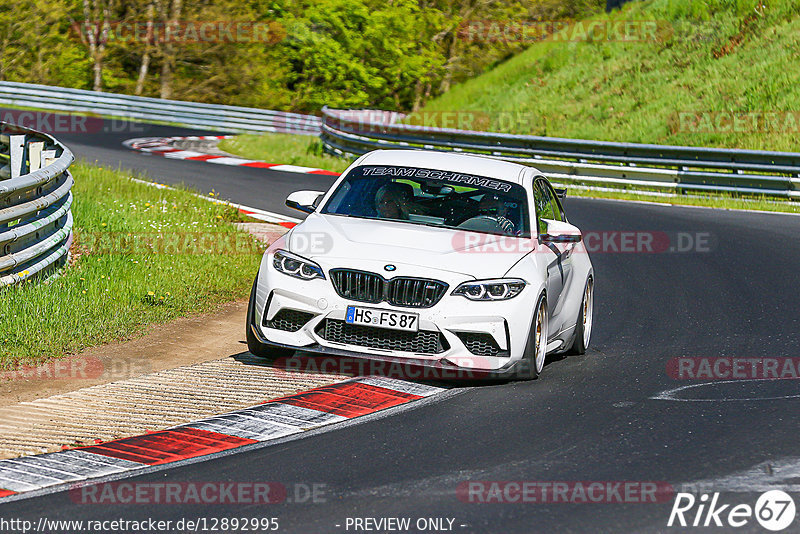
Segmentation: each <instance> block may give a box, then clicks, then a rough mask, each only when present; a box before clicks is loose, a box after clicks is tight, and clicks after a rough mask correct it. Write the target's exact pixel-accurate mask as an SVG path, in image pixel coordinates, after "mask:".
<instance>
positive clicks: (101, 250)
mask: <svg viewBox="0 0 800 534" xmlns="http://www.w3.org/2000/svg"><path fill="white" fill-rule="evenodd" d="M72 171H73V174H74V176H75V187H74V195H75V201H74V204H73V207H72V211H73V215H74V218H75V233H76V234H75V240H74V242H73V248H72V252H73V258H74V259H73V265H72V266H71V267H70V268H68V269H64V270H62V272H61V274H60V276H57V277H54V278H50V279H49V280H46V281H38V282H28V283H24V284H20V285H17V286H11V287H9V288H5V289H1V290H0V368H2V369H9V368H14V367H15V366H17V365H20V364H22V365H35V364H38V363H41V362H43V361H46V360H48V359H51V358H57V357H59V356H62V355H65V354H72V353H76V352H78V351H80V350H82V349H84V348H86V347H89V346H93V345H99V344H103V343H108V342H112V341H116V340H122V339H129V338H131V337H134V336H137V335H140V334H142V333H144V332H145V331H146V329H147V327H148V326H149V325H152V324H156V323H164V322H167V321H169V320H171V319H175V318H177V317H180V316H185V315H189V314H195V313H200V312H206V311H210V310H212V309H214V308H215V307H217V306H218V305H219V304H221V303H224V302H227V301H231V300H234V299H239V298H244V297H246V296H247V295H248V291H249V289H250V286H251V284H252V281H253V278H254V277H255V273H256V270H257V269H258V261H259V257H260V252H259V251H260V250H263V248H262V247H260V246H259V245H258V244H257V243H256V242H255V241H254V240H253V239H252V238H251V237H250V236H249V235H248V234H245V233H243V232H240V231H238V230H237V229H236V228H235V227H234V226H233V225H232V224H229V223H230V222H235V221H240V220H242V217H241V215H240V214H239V212H238V211H237V210H236V209H234V208H232V207H230V206H227V205H224V204H219V203H214V202H209V201H207V200H205V199H202V198H197V197H196V196H194V194H192V192H190V191H188V190H171V189H157V188H154V187H149V186H147V185H144V184H140V183H136V182H133V181H132V180H130V179H128V178H129V176H130V174H129V173H126V172H121V171H115V170H110V169H104V168H102V167H97V166H91V165H85V164H75V165H73V167H72Z"/></svg>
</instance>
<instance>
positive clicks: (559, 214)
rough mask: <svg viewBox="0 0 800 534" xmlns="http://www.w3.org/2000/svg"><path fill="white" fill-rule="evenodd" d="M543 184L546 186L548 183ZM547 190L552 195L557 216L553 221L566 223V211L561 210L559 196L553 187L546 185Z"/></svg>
mask: <svg viewBox="0 0 800 534" xmlns="http://www.w3.org/2000/svg"><path fill="white" fill-rule="evenodd" d="M542 184H543V185H544V184H546V182H542ZM545 189H546V190H547V192H548V193H549V195H550V202H551V204H552V207H553V214H554V215H555V216H554V217H553V219H555V220H556V221H564V220H565V217H564V210H563V209H562V208H561V204H560V203H559V201H558V195H556V192H555V191H553V187H552V186H551V185H550V184H546V185H545Z"/></svg>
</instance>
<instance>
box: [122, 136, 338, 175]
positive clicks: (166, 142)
mask: <svg viewBox="0 0 800 534" xmlns="http://www.w3.org/2000/svg"><path fill="white" fill-rule="evenodd" d="M232 137H234V136H232V135H205V136H196V135H191V136H188V137H137V138H134V139H127V140H126V141H123V143H122V144H123V145H124V146H126V147H127V148H130V149H131V150H138V151H139V152H147V153H150V154H157V155H160V156H164V157H167V158H171V159H189V158H197V157H199V156H210V157H209V158H208V159H203V160H197V161H204V162H207V163H216V164H218V165H234V166H242V165H246V166H252V167H256V168H269V169H270V170H277V171H282V172H296V173H301V174H324V175H330V176H338V174H339V173H334V172H331V171H327V170H325V169H315V168H313V167H302V166H299V165H281V164H271V163H268V162H266V161H260V160H252V159H245V158H234V157H227V156H216V155H212V154H205V153H203V152H197V151H194V150H176V149H175V148H173V146H172V145H173V143H175V142H176V141H214V140H219V139H230V138H232ZM253 164H262V165H261V166H260V167H259V165H253Z"/></svg>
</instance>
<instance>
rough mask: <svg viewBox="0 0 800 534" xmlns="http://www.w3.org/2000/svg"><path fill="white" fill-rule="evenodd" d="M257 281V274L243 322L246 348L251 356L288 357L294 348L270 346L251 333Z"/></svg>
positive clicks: (254, 320)
mask: <svg viewBox="0 0 800 534" xmlns="http://www.w3.org/2000/svg"><path fill="white" fill-rule="evenodd" d="M257 283H258V276H256V279H255V281H254V282H253V289H251V290H250V303H249V304H248V306H247V321H246V324H245V336H246V338H247V350H249V351H250V353H251V354H252V355H253V356H257V357H259V358H265V359H270V360H273V359H277V358H281V357H285V358H288V357H290V356H291V355H292V354H294V350H292V349H285V348H282V347H272V346H269V345H266V344H264V343H261V342H260V341H259V340H258V338H257V337H256V335H255V334H254V333H253V328H252V326H251V325H255V324H258V322H257V321H256V318H255V315H256V284H257Z"/></svg>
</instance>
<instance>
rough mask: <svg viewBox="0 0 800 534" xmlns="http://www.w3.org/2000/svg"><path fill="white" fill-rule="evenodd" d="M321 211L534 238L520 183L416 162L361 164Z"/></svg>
mask: <svg viewBox="0 0 800 534" xmlns="http://www.w3.org/2000/svg"><path fill="white" fill-rule="evenodd" d="M322 213H324V214H331V215H343V216H348V217H359V218H364V219H378V220H387V221H401V222H405V223H410V224H422V225H428V226H440V227H442V228H456V229H460V230H467V231H472V232H481V233H488V234H499V235H508V236H517V237H530V221H529V217H528V202H527V197H526V194H525V189H524V188H523V187H522V186H520V185H519V184H514V183H511V182H506V181H503V180H497V179H494V178H486V177H482V176H474V175H471V174H462V173H455V172H449V171H441V170H434V169H421V168H417V167H394V166H383V167H381V166H370V165H364V166H360V167H356V168H355V169H353V170H351V171H350V172H349V173H348V175H347V177H346V178H345V179H344V180H343V181H342V182H341V183H340V184H339V186H338V187H337V188H336V191H335V192H334V193H333V195H332V196H331V197H330V200H329V201H328V203H327V204H326V205H325V206H324V207H323V209H322Z"/></svg>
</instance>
